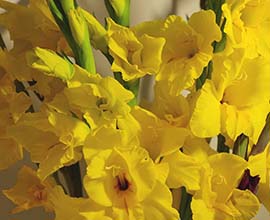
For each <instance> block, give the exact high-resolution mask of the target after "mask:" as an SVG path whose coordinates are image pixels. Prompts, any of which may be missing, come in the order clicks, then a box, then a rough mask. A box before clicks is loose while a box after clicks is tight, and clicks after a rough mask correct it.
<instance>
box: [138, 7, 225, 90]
mask: <svg viewBox="0 0 270 220" xmlns="http://www.w3.org/2000/svg"><path fill="white" fill-rule="evenodd" d="M162 23H163V24H162ZM205 24H207V25H208V28H209V29H208V28H205ZM208 30H211V31H208ZM134 32H135V33H136V35H138V36H140V35H141V34H143V33H145V34H149V35H150V36H153V37H163V38H165V40H166V43H165V45H164V48H163V51H162V65H161V69H160V71H159V72H158V74H157V77H156V80H157V81H163V82H164V83H165V84H167V85H168V87H167V88H168V90H169V91H168V92H169V93H171V94H172V95H179V94H180V92H181V91H182V90H183V89H186V88H189V87H191V86H192V85H193V83H194V80H195V79H196V78H198V77H199V76H200V74H201V73H202V70H203V68H204V67H205V66H206V65H207V64H208V62H209V61H210V60H211V58H212V54H213V48H212V43H213V42H214V41H215V40H216V41H219V40H220V39H221V32H220V29H219V27H218V26H217V24H216V22H215V14H214V12H213V11H211V10H208V11H200V12H196V13H194V14H193V15H192V16H191V17H190V19H189V20H188V23H186V22H185V21H184V20H183V19H182V18H181V17H179V16H176V15H171V16H169V17H168V18H167V19H166V20H165V21H163V22H162V21H153V22H146V23H142V24H140V25H138V26H135V27H134Z"/></svg>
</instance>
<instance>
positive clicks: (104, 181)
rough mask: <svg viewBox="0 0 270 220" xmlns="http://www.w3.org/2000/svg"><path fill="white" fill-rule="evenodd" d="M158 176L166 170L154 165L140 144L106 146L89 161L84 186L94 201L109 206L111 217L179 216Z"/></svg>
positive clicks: (154, 217)
mask: <svg viewBox="0 0 270 220" xmlns="http://www.w3.org/2000/svg"><path fill="white" fill-rule="evenodd" d="M85 147H86V146H85ZM89 147H91V146H89ZM120 147H121V146H120ZM86 156H87V155H86ZM161 171H162V172H165V173H162V174H159V172H161ZM161 176H166V171H165V170H164V169H159V168H158V167H156V166H155V165H154V163H153V161H152V160H151V159H150V158H149V155H148V153H147V152H146V150H144V149H143V148H140V147H133V148H131V149H129V150H124V149H123V150H121V148H119V147H118V148H113V149H112V148H109V149H103V150H101V151H99V152H98V153H97V154H96V155H95V157H93V158H92V160H91V161H90V163H89V165H88V167H87V175H86V176H85V179H84V186H85V188H86V191H87V192H88V194H89V195H91V199H92V200H93V201H95V202H96V203H97V204H99V205H101V206H103V207H104V208H105V207H107V208H109V209H110V210H111V213H112V217H113V218H114V219H123V220H126V219H134V220H135V219H146V220H148V219H149V220H150V219H164V220H165V219H172V220H173V219H178V218H179V216H178V213H177V211H176V210H175V209H173V208H172V207H171V203H172V198H171V194H170V191H169V189H168V188H167V187H166V186H165V184H164V182H161V178H160V177H161ZM163 179H164V178H163ZM89 209H90V208H89ZM90 210H91V209H90Z"/></svg>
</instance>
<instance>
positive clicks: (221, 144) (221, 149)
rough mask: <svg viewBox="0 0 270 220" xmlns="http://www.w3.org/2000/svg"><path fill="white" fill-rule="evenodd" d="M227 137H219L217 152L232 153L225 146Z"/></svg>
mask: <svg viewBox="0 0 270 220" xmlns="http://www.w3.org/2000/svg"><path fill="white" fill-rule="evenodd" d="M225 141H226V140H225V137H224V136H223V135H221V134H219V135H218V143H217V152H219V153H221V152H226V153H229V152H230V148H229V147H228V146H227V145H226V144H225Z"/></svg>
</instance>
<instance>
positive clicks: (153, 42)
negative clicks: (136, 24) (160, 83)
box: [107, 19, 165, 81]
mask: <svg viewBox="0 0 270 220" xmlns="http://www.w3.org/2000/svg"><path fill="white" fill-rule="evenodd" d="M107 22H108V29H109V30H108V34H109V43H108V46H109V52H110V54H111V55H112V57H113V58H114V62H113V63H112V71H114V72H121V73H122V75H123V79H124V80H126V81H128V80H132V79H136V78H139V77H142V76H144V75H146V74H155V73H157V72H158V71H159V68H160V64H161V53H162V49H163V46H164V44H165V40H164V39H163V38H157V37H151V36H149V35H142V36H140V37H137V36H136V35H135V34H134V32H132V30H131V29H129V28H126V27H122V26H119V25H117V24H115V23H114V22H113V21H112V20H111V19H108V20H107Z"/></svg>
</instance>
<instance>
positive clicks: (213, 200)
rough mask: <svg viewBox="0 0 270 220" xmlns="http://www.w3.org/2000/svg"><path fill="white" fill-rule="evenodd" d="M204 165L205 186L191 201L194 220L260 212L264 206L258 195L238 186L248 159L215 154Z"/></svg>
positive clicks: (248, 215)
mask: <svg viewBox="0 0 270 220" xmlns="http://www.w3.org/2000/svg"><path fill="white" fill-rule="evenodd" d="M230 165H231V166H233V169H230V168H229V167H228V166H230ZM203 167H204V168H203V172H202V178H201V183H200V185H201V189H200V190H199V191H197V192H196V193H195V194H194V196H193V198H192V202H191V209H192V212H193V220H199V219H203V218H205V217H207V218H208V219H210V220H219V219H231V220H233V219H241V220H245V219H251V218H252V217H254V216H255V215H256V213H257V212H258V210H259V207H260V203H259V201H258V199H257V197H256V196H255V195H254V194H253V193H252V192H251V191H249V190H240V189H237V187H238V184H239V183H240V180H241V178H242V176H243V174H244V171H245V169H246V168H247V167H248V164H247V162H246V161H245V160H244V159H242V158H240V157H239V156H236V155H232V154H227V153H220V154H214V155H211V156H209V157H208V162H207V161H206V162H205V163H204V164H203Z"/></svg>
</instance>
